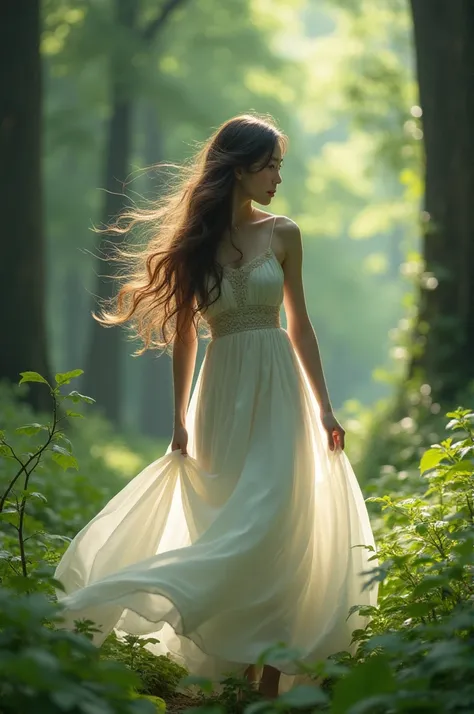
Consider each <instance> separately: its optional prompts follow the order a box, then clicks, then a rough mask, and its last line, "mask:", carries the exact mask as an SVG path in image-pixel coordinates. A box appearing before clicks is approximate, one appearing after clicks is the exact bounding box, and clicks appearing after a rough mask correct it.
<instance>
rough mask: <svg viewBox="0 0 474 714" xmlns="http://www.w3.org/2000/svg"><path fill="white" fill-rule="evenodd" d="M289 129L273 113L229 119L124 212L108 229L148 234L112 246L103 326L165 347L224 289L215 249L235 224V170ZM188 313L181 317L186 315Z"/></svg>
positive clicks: (259, 160) (260, 161)
mask: <svg viewBox="0 0 474 714" xmlns="http://www.w3.org/2000/svg"><path fill="white" fill-rule="evenodd" d="M286 144H287V138H286V136H285V135H284V134H283V133H282V132H281V131H279V129H277V127H276V125H275V123H274V122H273V120H272V119H270V118H269V117H262V116H259V115H256V114H245V115H242V116H237V117H234V118H232V119H229V120H228V121H226V122H225V123H224V124H222V125H221V126H220V127H219V128H218V129H217V131H215V132H214V134H213V135H212V136H211V137H210V138H209V139H208V140H207V141H206V142H205V143H204V145H203V146H202V148H201V149H200V150H199V151H198V152H197V154H196V155H195V156H194V158H193V159H192V161H191V162H188V163H187V164H183V165H182V166H180V167H178V168H179V171H178V175H177V179H176V180H175V181H174V182H173V185H170V186H169V187H168V189H167V190H165V191H164V192H163V193H162V195H161V196H160V197H159V198H158V199H157V200H156V202H153V203H152V204H151V205H150V206H149V207H147V208H136V209H135V208H133V209H129V210H126V211H124V212H123V213H122V214H121V215H120V217H119V218H118V220H117V222H116V223H115V225H112V226H110V227H108V228H107V229H106V230H107V232H111V233H116V234H126V233H129V232H130V231H131V230H132V229H135V228H136V227H138V228H140V229H143V235H144V236H145V238H146V239H145V240H144V241H141V245H137V246H135V247H134V248H133V249H132V248H125V249H124V248H121V247H119V246H117V245H115V246H114V253H113V255H112V258H111V259H112V260H114V261H117V262H119V263H121V264H122V266H123V268H122V270H121V271H120V274H119V275H118V276H117V277H118V278H119V279H120V280H121V281H122V285H121V287H120V289H119V290H118V293H117V294H116V295H115V296H114V297H112V298H111V299H109V300H106V301H104V302H103V303H102V305H101V310H100V311H99V313H98V314H95V313H93V317H94V318H95V319H96V320H97V321H98V322H100V323H101V324H102V325H104V326H105V327H112V326H115V325H126V326H127V327H128V329H129V330H130V332H131V333H132V339H135V338H139V340H140V341H141V343H142V347H141V348H140V349H137V350H136V352H135V353H134V354H135V355H140V354H143V353H144V352H145V351H146V350H147V349H161V350H167V349H168V348H170V347H171V346H172V344H173V343H174V340H175V338H176V337H178V338H180V339H183V336H184V333H185V330H187V329H188V328H189V327H190V325H191V322H192V323H193V324H194V326H195V328H196V330H198V328H199V322H200V315H201V312H203V311H205V309H206V308H207V307H208V306H209V305H211V304H212V303H214V302H215V301H216V300H218V298H219V296H220V294H221V283H222V266H220V265H219V263H218V262H217V260H216V255H217V248H218V245H219V243H220V241H221V239H222V236H223V235H224V232H225V231H226V230H230V229H231V223H232V196H233V188H234V183H235V180H236V178H235V169H236V168H244V169H246V170H247V171H260V170H261V169H263V168H264V167H265V166H266V165H267V164H268V163H269V162H270V160H271V157H272V155H273V152H274V149H275V147H276V146H277V145H279V146H280V147H281V150H282V152H283V151H284V150H285V148H286ZM183 316H184V318H183Z"/></svg>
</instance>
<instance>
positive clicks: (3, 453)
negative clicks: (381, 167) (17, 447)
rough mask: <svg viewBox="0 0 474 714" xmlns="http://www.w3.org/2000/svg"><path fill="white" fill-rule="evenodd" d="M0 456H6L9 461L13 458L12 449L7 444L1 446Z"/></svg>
mask: <svg viewBox="0 0 474 714" xmlns="http://www.w3.org/2000/svg"><path fill="white" fill-rule="evenodd" d="M0 456H4V457H5V458H7V459H8V458H10V459H12V458H13V456H12V452H11V449H10V447H9V446H7V444H0Z"/></svg>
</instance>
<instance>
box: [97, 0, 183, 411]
mask: <svg viewBox="0 0 474 714" xmlns="http://www.w3.org/2000/svg"><path fill="white" fill-rule="evenodd" d="M184 1H185V0H166V2H165V3H164V4H163V6H162V8H161V9H160V11H159V12H158V13H157V14H156V16H155V17H154V18H153V19H152V20H150V21H149V23H148V25H146V26H145V27H143V28H139V27H138V18H139V11H140V3H139V2H137V0H115V2H114V11H115V23H116V31H117V33H118V42H117V43H116V44H115V45H114V48H115V51H114V52H113V53H112V55H111V57H110V63H109V73H110V75H109V76H110V91H111V105H112V108H111V113H110V119H109V124H108V130H107V146H106V157H105V172H104V173H105V176H104V183H105V188H106V193H105V202H104V207H103V216H102V218H103V222H104V223H105V224H109V223H110V222H112V221H113V220H114V219H115V218H116V217H117V215H118V214H119V213H120V212H121V210H122V209H123V208H124V206H125V202H126V194H125V192H124V190H123V182H124V181H125V179H126V177H127V174H128V173H129V167H130V157H131V150H132V113H133V109H134V89H133V86H134V79H136V78H134V76H133V68H132V63H131V58H132V53H133V51H134V49H135V48H136V47H137V46H138V43H140V42H141V43H142V44H143V43H144V44H146V45H149V44H150V43H151V42H152V41H153V40H154V39H155V37H156V35H157V34H158V33H159V32H160V31H161V30H163V28H164V26H165V25H166V23H167V21H168V19H169V17H170V15H171V14H172V13H173V12H174V11H175V10H176V9H177V8H178V7H179V6H180V5H182V4H183V3H184ZM125 43H130V49H129V50H128V51H125ZM112 246H113V241H112V239H111V238H110V237H108V238H107V239H105V240H104V241H102V245H101V246H100V256H99V262H98V269H97V273H98V275H97V287H96V291H95V295H96V296H97V298H99V299H104V298H105V299H107V298H110V297H111V296H112V295H113V293H114V291H115V284H114V281H113V280H111V279H110V278H111V276H112V275H113V274H114V271H115V264H114V263H112V262H111V261H109V260H108V258H109V257H110V251H111V249H112ZM104 278H105V280H104ZM122 339H123V336H122V333H121V332H120V331H119V330H117V329H115V330H114V329H104V328H103V327H102V326H101V325H99V324H98V323H97V322H94V324H93V326H92V328H91V336H90V345H89V351H88V355H87V359H86V391H87V392H88V393H90V394H91V395H92V396H93V397H94V398H95V399H96V400H97V402H98V403H99V405H100V406H101V407H102V409H103V411H104V413H105V415H106V416H107V417H108V418H109V419H111V420H112V421H114V422H116V423H117V422H119V421H120V417H121V406H122V389H121V376H122V369H121V357H122V352H123V350H121V340H122Z"/></svg>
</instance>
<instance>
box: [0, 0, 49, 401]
mask: <svg viewBox="0 0 474 714" xmlns="http://www.w3.org/2000/svg"><path fill="white" fill-rule="evenodd" d="M0 46H1V52H2V67H3V72H2V73H1V78H0V96H1V116H0V187H1V190H0V214H1V216H2V230H3V241H2V257H1V260H0V300H1V304H2V334H3V348H2V350H0V378H6V379H8V380H10V381H13V382H17V381H18V373H19V372H20V371H23V370H33V371H37V372H40V373H41V374H43V375H44V376H46V377H47V376H48V372H49V369H48V359H47V335H46V325H45V316H44V296H45V270H44V245H43V213H42V176H41V128H42V121H41V110H42V81H41V62H40V8H39V0H6V2H4V3H2V21H1V23H0ZM28 398H29V401H30V402H31V403H32V404H33V406H34V407H35V408H42V407H46V406H47V404H46V403H45V399H46V400H47V399H48V395H47V393H46V392H45V391H44V390H42V389H32V390H31V391H30V393H29V397H28Z"/></svg>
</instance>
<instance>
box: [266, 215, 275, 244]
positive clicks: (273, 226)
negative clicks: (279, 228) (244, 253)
mask: <svg viewBox="0 0 474 714" xmlns="http://www.w3.org/2000/svg"><path fill="white" fill-rule="evenodd" d="M276 219H277V217H276V216H273V223H272V232H271V233H270V242H269V243H268V247H269V248H271V247H272V240H273V231H274V230H275V223H276Z"/></svg>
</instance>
